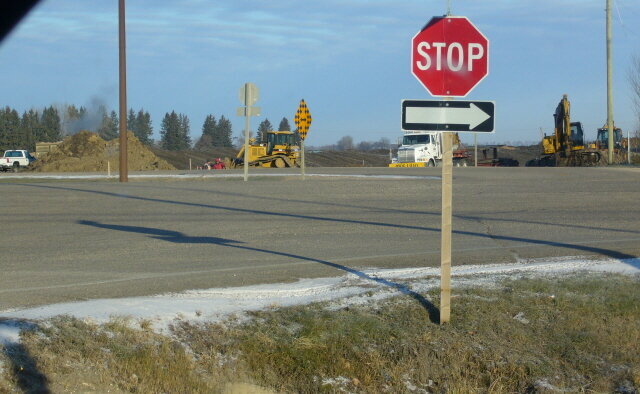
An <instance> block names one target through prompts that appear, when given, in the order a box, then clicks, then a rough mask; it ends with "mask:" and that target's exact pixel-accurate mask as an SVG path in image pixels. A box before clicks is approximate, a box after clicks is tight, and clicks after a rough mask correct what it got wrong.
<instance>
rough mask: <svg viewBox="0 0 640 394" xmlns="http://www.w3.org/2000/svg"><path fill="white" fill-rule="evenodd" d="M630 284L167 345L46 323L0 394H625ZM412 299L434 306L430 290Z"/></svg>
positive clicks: (638, 339) (564, 283) (363, 310)
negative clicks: (440, 318) (448, 317)
mask: <svg viewBox="0 0 640 394" xmlns="http://www.w3.org/2000/svg"><path fill="white" fill-rule="evenodd" d="M639 284H640V278H638V277H625V276H612V275H609V276H602V275H599V276H595V275H580V276H573V277H565V278H555V279H527V278H524V279H514V280H507V281H503V282H501V283H500V284H499V285H498V286H497V287H495V288H468V289H458V290H457V291H456V292H455V297H454V299H453V309H452V313H453V315H452V316H453V319H452V322H451V324H448V325H444V326H439V325H436V324H433V323H431V322H429V320H428V313H427V312H426V311H425V310H424V309H423V308H422V307H421V306H420V304H418V303H417V302H415V301H414V300H413V299H412V298H409V297H403V296H399V297H396V298H393V299H389V300H386V301H379V302H372V303H371V304H370V305H367V306H358V307H349V308H344V309H341V310H337V311H335V310H329V309H330V308H327V307H326V306H327V305H325V304H315V305H308V306H300V307H293V308H283V309H270V310H266V311H260V312H256V313H252V314H251V318H250V319H247V320H244V319H243V320H242V321H239V320H233V319H232V320H229V321H227V322H225V323H223V324H213V323H210V324H198V325H195V324H191V323H189V322H178V323H176V325H175V326H174V330H173V334H172V336H171V337H167V336H162V335H159V334H157V333H154V332H153V331H151V330H150V328H149V326H150V325H149V322H144V321H143V322H133V321H131V320H122V319H115V320H113V321H112V322H110V323H108V324H105V325H95V324H90V323H86V322H82V321H80V320H77V319H74V318H71V317H59V318H56V319H53V320H52V321H50V322H48V323H47V324H44V325H41V326H40V328H39V329H38V330H35V331H32V332H29V333H27V334H25V335H23V341H22V345H21V346H22V349H18V350H16V349H14V350H15V353H18V354H13V355H11V354H10V353H11V352H10V350H11V349H5V360H4V365H5V368H4V374H3V378H2V380H0V390H6V391H9V390H14V389H16V388H18V389H23V390H24V391H29V390H27V389H29V388H38V387H40V388H41V387H45V386H46V387H48V388H49V389H51V390H52V391H54V392H59V391H76V390H79V391H98V392H106V391H108V390H109V391H111V392H114V391H122V392H225V390H226V391H227V392H231V391H233V390H231V389H230V387H233V386H230V384H232V383H238V382H242V383H247V384H253V385H255V386H251V387H253V388H255V387H258V386H259V387H262V388H265V389H270V390H272V391H273V392H300V393H311V392H314V393H315V392H340V391H347V392H363V393H364V392H367V393H368V392H392V393H402V392H407V393H408V392H460V393H463V392H464V393H467V392H496V393H499V392H545V391H553V390H558V389H561V390H569V391H572V392H574V391H591V392H613V391H616V390H618V391H620V392H624V390H627V391H626V392H633V391H632V390H634V389H635V390H638V388H640V290H639V287H638V285H639ZM426 295H427V296H428V298H429V299H432V300H434V303H435V304H436V305H437V304H438V299H437V296H438V294H437V292H431V293H429V294H426ZM514 317H515V318H514ZM134 323H136V324H137V325H136V326H135V327H133V325H134ZM9 366H11V367H9ZM20 367H22V368H23V369H22V370H21V369H20ZM245 389H246V386H245ZM241 391H243V390H241ZM238 392H240V391H238Z"/></svg>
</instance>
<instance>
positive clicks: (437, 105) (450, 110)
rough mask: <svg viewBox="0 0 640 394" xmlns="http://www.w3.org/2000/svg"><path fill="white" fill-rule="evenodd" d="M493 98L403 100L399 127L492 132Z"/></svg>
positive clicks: (406, 129) (415, 129) (422, 129)
mask: <svg viewBox="0 0 640 394" xmlns="http://www.w3.org/2000/svg"><path fill="white" fill-rule="evenodd" d="M494 114H495V102H494V101H443V100H402V130H405V131H451V132H465V131H466V132H474V133H493V131H494Z"/></svg>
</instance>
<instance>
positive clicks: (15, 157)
mask: <svg viewBox="0 0 640 394" xmlns="http://www.w3.org/2000/svg"><path fill="white" fill-rule="evenodd" d="M35 160H36V158H35V157H33V156H31V154H30V153H29V151H27V150H6V151H4V156H2V158H0V170H2V171H9V170H13V172H18V170H19V169H20V167H26V166H28V165H29V164H31V163H32V162H34V161H35Z"/></svg>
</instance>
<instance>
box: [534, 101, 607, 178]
mask: <svg viewBox="0 0 640 394" xmlns="http://www.w3.org/2000/svg"><path fill="white" fill-rule="evenodd" d="M570 109H571V104H570V103H569V99H568V98H567V95H566V94H565V95H564V96H562V100H560V103H559V104H558V106H557V107H556V112H555V113H554V114H553V117H554V120H555V130H554V134H553V135H550V136H544V138H543V139H542V153H543V155H542V157H540V158H539V159H535V160H532V161H530V162H529V163H527V165H530V166H590V165H596V164H598V162H599V161H600V153H599V152H598V151H597V150H595V149H588V148H585V144H584V132H583V129H582V123H580V122H571V115H570Z"/></svg>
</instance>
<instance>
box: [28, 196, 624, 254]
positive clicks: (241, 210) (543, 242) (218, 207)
mask: <svg viewBox="0 0 640 394" xmlns="http://www.w3.org/2000/svg"><path fill="white" fill-rule="evenodd" d="M19 185H21V186H28V187H37V188H45V189H55V190H68V191H74V192H80V193H90V194H98V195H103V196H108V197H117V198H125V199H130V200H137V201H146V202H155V203H163V204H173V205H181V206H187V207H196V208H206V209H215V210H222V211H227V212H237V213H248V214H252V215H265V216H277V217H286V218H295V219H304V220H311V221H322V222H333V223H349V224H362V225H369V226H378V227H388V228H398V229H408V230H418V231H428V232H435V233H439V232H440V229H439V228H436V227H424V226H410V225H404V224H395V223H383V222H374V221H367V220H352V219H341V218H331V217H322V216H311V215H300V214H293V213H286V212H271V211H264V210H257V209H248V208H236V207H226V206H222V205H216V204H203V203H194V202H187V201H176V200H166V199H160V198H152V197H140V196H133V195H124V194H119V193H114V192H105V191H99V190H88V189H78V188H72V187H63V186H51V185H38V184H19ZM453 233H454V234H458V235H467V236H472V237H480V238H486V239H492V240H499V241H511V242H520V243H525V244H533V245H543V246H553V247H558V248H565V249H570V250H577V251H581V252H589V253H595V254H599V255H602V256H607V257H612V258H616V259H634V258H636V256H633V255H630V254H627V253H623V252H620V251H617V250H611V249H605V248H599V247H596V246H589V245H581V244H578V243H567V242H559V241H548V240H541V239H533V238H523V237H515V236H509V235H492V234H485V233H479V232H474V231H463V230H454V231H453Z"/></svg>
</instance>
